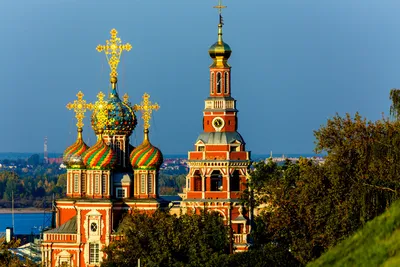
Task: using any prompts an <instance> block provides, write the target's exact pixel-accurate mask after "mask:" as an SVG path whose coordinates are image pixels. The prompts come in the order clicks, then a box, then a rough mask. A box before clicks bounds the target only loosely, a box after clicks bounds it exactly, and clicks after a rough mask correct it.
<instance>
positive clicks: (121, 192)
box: [117, 188, 126, 198]
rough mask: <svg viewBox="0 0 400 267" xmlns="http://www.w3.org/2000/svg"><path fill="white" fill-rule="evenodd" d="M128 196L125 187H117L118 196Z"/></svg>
mask: <svg viewBox="0 0 400 267" xmlns="http://www.w3.org/2000/svg"><path fill="white" fill-rule="evenodd" d="M125 196H126V194H125V189H124V188H117V198H124V197H125Z"/></svg>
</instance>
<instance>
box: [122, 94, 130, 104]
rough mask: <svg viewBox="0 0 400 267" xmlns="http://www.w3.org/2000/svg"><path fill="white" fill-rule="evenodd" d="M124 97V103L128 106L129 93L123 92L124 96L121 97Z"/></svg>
mask: <svg viewBox="0 0 400 267" xmlns="http://www.w3.org/2000/svg"><path fill="white" fill-rule="evenodd" d="M122 98H123V99H124V103H125V104H127V105H128V106H130V105H131V104H130V102H129V95H128V94H127V93H125V94H124V96H123V97H122Z"/></svg>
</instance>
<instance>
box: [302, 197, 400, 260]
mask: <svg viewBox="0 0 400 267" xmlns="http://www.w3.org/2000/svg"><path fill="white" fill-rule="evenodd" d="M399 229H400V201H396V202H395V203H393V205H392V206H391V207H390V209H389V210H387V211H386V212H385V213H383V214H382V215H380V216H379V217H377V218H375V219H373V220H372V221H370V222H368V223H367V224H366V225H365V226H364V227H363V228H362V229H361V230H359V231H357V232H356V233H355V234H353V235H352V236H351V237H350V238H348V239H346V240H345V241H343V242H341V243H340V244H339V245H337V246H336V247H334V248H332V249H330V250H328V252H327V253H325V254H324V255H322V256H321V257H320V258H318V259H317V260H316V261H314V262H312V263H310V264H309V265H307V266H310V267H317V266H399V265H400V230H399Z"/></svg>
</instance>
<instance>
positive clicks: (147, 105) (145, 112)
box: [133, 93, 160, 130]
mask: <svg viewBox="0 0 400 267" xmlns="http://www.w3.org/2000/svg"><path fill="white" fill-rule="evenodd" d="M149 98H150V95H149V94H147V93H144V95H143V101H142V102H141V103H140V105H137V104H136V105H134V106H133V109H134V110H135V111H138V110H140V111H141V112H142V119H143V122H144V125H143V127H144V129H145V130H147V129H149V128H150V123H149V122H150V119H151V113H152V112H153V110H156V111H157V110H158V109H159V108H160V106H159V105H158V104H157V103H154V104H153V103H152V102H151V101H150V100H149Z"/></svg>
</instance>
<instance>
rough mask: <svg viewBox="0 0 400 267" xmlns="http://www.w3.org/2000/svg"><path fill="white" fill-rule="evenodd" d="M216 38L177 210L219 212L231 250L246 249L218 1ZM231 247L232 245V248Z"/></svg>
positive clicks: (240, 148) (242, 150)
mask: <svg viewBox="0 0 400 267" xmlns="http://www.w3.org/2000/svg"><path fill="white" fill-rule="evenodd" d="M216 8H218V9H219V24H218V38H217V42H215V43H214V44H213V45H212V46H211V47H210V48H209V50H208V53H209V55H210V57H211V59H212V60H213V62H212V64H211V66H210V67H209V68H210V88H209V96H208V98H207V99H206V100H205V107H204V110H203V132H202V133H201V134H200V135H199V137H198V138H197V140H196V142H195V144H194V150H193V151H189V153H188V165H189V168H190V169H189V174H188V175H187V179H186V192H185V194H183V198H184V200H183V202H182V206H183V207H186V211H187V212H188V213H200V212H201V211H202V210H204V209H209V210H214V211H217V212H219V213H220V214H221V217H222V218H223V219H224V221H225V223H226V224H227V225H229V226H230V227H231V229H232V234H233V235H234V236H232V239H234V240H235V244H234V246H235V249H236V250H238V251H240V250H245V249H246V248H247V234H248V233H249V231H250V223H249V217H248V214H249V213H248V211H245V210H244V209H243V207H242V206H241V204H240V197H241V194H242V193H243V190H245V189H246V179H247V178H248V169H249V166H250V164H251V159H250V152H249V151H247V150H246V143H245V141H244V139H243V137H242V136H241V135H240V133H239V132H238V118H237V113H238V110H237V109H236V100H235V99H234V98H233V97H232V95H231V94H232V90H231V88H232V87H231V66H230V65H229V63H228V59H229V58H230V56H231V54H232V50H231V48H230V46H229V45H228V44H227V43H225V42H224V41H223V38H222V30H223V25H224V23H223V18H222V12H221V11H222V9H223V8H225V6H223V5H222V4H221V2H219V5H218V6H216ZM232 247H233V246H232Z"/></svg>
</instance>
